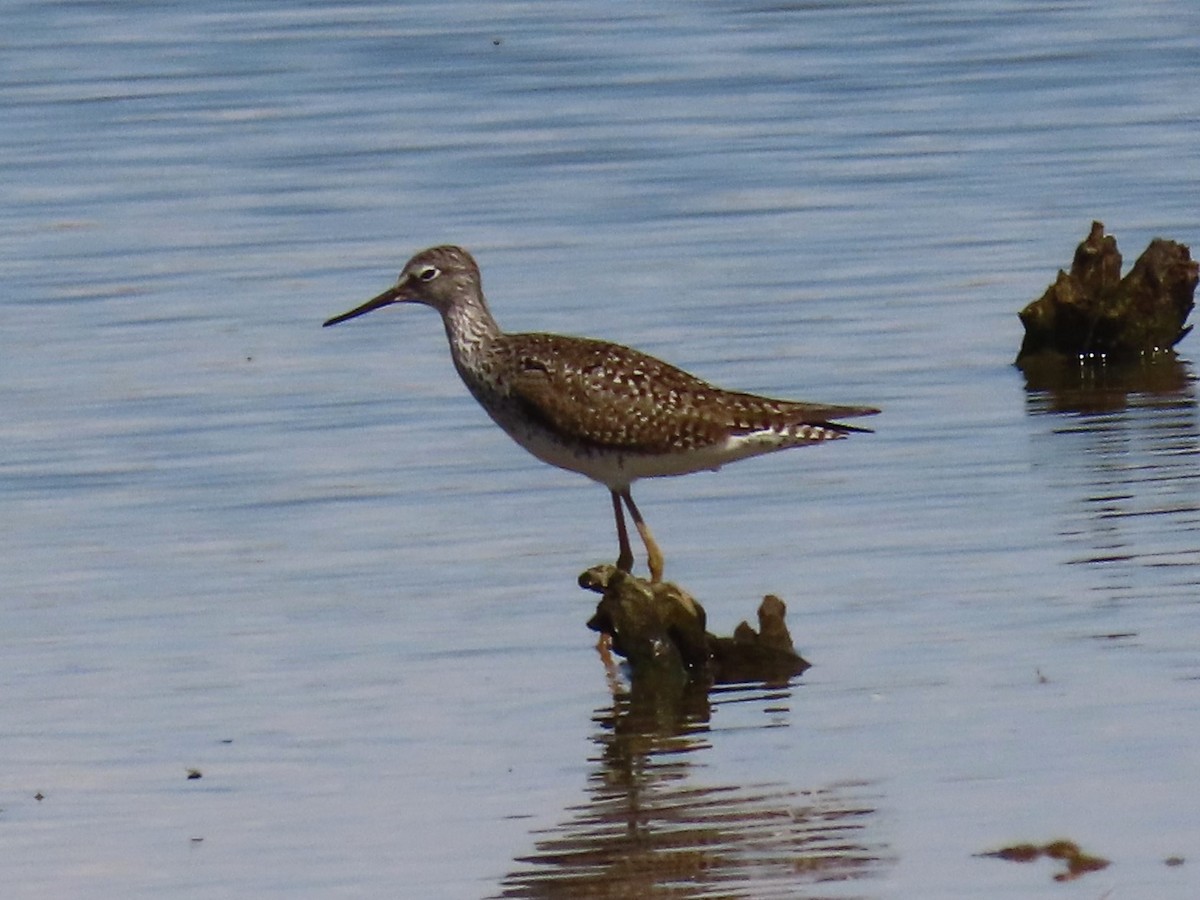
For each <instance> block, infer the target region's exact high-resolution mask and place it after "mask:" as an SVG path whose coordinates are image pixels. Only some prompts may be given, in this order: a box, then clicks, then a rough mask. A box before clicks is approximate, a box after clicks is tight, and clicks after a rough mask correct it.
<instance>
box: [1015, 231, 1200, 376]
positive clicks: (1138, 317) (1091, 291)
mask: <svg viewBox="0 0 1200 900" xmlns="http://www.w3.org/2000/svg"><path fill="white" fill-rule="evenodd" d="M1196 282H1197V264H1196V262H1195V261H1193V260H1192V258H1191V255H1190V253H1189V251H1188V248H1187V247H1186V246H1184V245H1183V244H1178V243H1176V242H1175V241H1168V240H1163V239H1162V238H1155V239H1154V240H1153V241H1151V242H1150V246H1149V247H1147V248H1146V251H1145V252H1144V253H1143V254H1142V255H1141V256H1140V257H1139V258H1138V261H1137V262H1136V263H1134V265H1133V268H1132V269H1130V270H1129V273H1128V274H1127V275H1126V276H1125V277H1124V278H1122V277H1121V254H1120V253H1119V252H1118V251H1117V241H1116V238H1114V237H1112V236H1111V235H1106V234H1105V233H1104V225H1103V223H1101V222H1093V223H1092V230H1091V233H1090V234H1089V235H1088V237H1087V239H1086V240H1085V241H1083V243H1081V244H1080V245H1079V246H1078V248H1076V250H1075V259H1074V260H1073V261H1072V263H1071V271H1070V272H1069V273H1068V272H1063V271H1061V270H1060V271H1059V273H1058V278H1057V279H1056V280H1055V282H1054V283H1053V284H1052V285H1050V287H1048V288H1047V289H1046V292H1045V293H1044V294H1043V295H1042V296H1041V297H1040V298H1038V299H1037V300H1034V301H1033V302H1032V303H1030V304H1029V305H1028V306H1026V307H1025V308H1024V309H1023V310H1021V312H1020V313H1019V316H1020V319H1021V324H1022V325H1024V326H1025V339H1024V341H1023V342H1022V343H1021V351H1020V353H1019V354H1018V355H1017V365H1018V366H1023V365H1024V364H1025V363H1026V362H1027V361H1028V360H1030V359H1031V358H1033V357H1035V356H1038V355H1039V354H1045V353H1052V354H1061V355H1064V356H1069V357H1074V358H1082V359H1099V360H1109V361H1114V362H1126V361H1130V360H1135V359H1139V358H1143V357H1145V356H1147V355H1150V354H1154V353H1158V352H1160V351H1164V350H1169V349H1170V348H1172V347H1174V346H1175V345H1176V344H1178V343H1179V342H1180V341H1181V340H1182V339H1183V338H1184V336H1185V335H1186V334H1187V333H1188V332H1189V331H1191V327H1190V326H1185V324H1184V323H1185V322H1186V321H1187V317H1188V315H1189V314H1190V313H1191V311H1192V306H1193V302H1194V301H1193V295H1194V294H1195V290H1196Z"/></svg>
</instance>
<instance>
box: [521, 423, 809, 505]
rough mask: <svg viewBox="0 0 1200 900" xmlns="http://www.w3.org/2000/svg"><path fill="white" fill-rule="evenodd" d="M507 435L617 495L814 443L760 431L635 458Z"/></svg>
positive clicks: (524, 434) (527, 431) (540, 434)
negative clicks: (641, 482)
mask: <svg viewBox="0 0 1200 900" xmlns="http://www.w3.org/2000/svg"><path fill="white" fill-rule="evenodd" d="M505 430H506V431H507V430H508V429H505ZM508 433H509V435H510V436H511V437H512V439H513V440H515V441H516V442H517V443H518V444H520V445H521V446H522V447H524V448H525V449H526V450H528V451H529V452H530V453H532V454H533V455H534V456H536V457H537V458H538V459H540V460H541V461H542V462H545V463H549V464H550V465H552V466H557V467H558V468H560V469H566V470H568V471H570V472H578V473H579V474H581V475H586V476H587V477H588V478H591V479H592V480H593V481H598V482H600V483H601V484H603V485H606V486H607V487H608V488H610V489H611V490H617V491H619V490H623V489H624V488H627V487H629V485H630V484H632V483H633V482H634V481H637V480H638V479H639V478H661V477H665V476H668V475H687V474H689V473H691V472H702V471H705V470H709V471H716V470H717V469H719V468H721V466H723V465H724V464H725V463H728V462H734V461H735V460H739V459H746V458H747V457H750V456H759V455H761V454H763V453H771V452H773V451H775V450H783V449H786V448H787V447H797V446H802V445H803V444H806V443H812V442H811V441H795V440H791V439H789V438H788V437H787V436H786V435H781V434H780V433H779V432H775V431H760V432H754V433H752V434H748V435H739V436H737V437H731V438H726V439H725V441H723V442H722V443H720V444H710V445H709V446H707V447H700V448H697V449H694V450H688V451H686V452H682V453H636V452H622V451H618V450H601V449H596V448H585V447H578V446H569V445H566V444H563V443H561V442H559V441H557V440H554V439H552V438H551V437H550V435H549V433H547V432H546V431H545V430H544V429H541V428H537V427H536V426H533V427H530V426H526V427H524V428H520V427H518V428H515V429H513V430H511V431H509V432H508Z"/></svg>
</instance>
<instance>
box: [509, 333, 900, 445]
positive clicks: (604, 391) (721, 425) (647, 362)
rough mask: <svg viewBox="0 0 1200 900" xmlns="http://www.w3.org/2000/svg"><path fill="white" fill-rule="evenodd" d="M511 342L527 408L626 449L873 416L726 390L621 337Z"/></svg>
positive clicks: (582, 435) (518, 391)
mask: <svg viewBox="0 0 1200 900" xmlns="http://www.w3.org/2000/svg"><path fill="white" fill-rule="evenodd" d="M520 338H521V340H520V341H519V342H514V345H513V347H512V353H513V359H512V360H511V363H512V365H511V367H510V371H512V372H515V373H516V374H515V375H514V376H513V377H512V379H511V382H510V384H509V389H510V391H511V394H512V396H513V398H514V399H515V400H516V401H517V402H518V403H520V404H521V405H522V406H523V407H524V408H525V410H526V412H527V413H529V414H530V415H532V416H533V417H534V418H536V419H539V420H541V421H542V422H543V423H545V424H546V425H548V426H549V427H551V428H553V429H554V430H555V431H557V432H559V433H560V434H562V435H563V436H564V437H567V438H569V439H572V440H576V441H581V442H586V443H590V444H599V445H602V446H605V447H611V448H614V449H619V450H628V451H631V452H643V453H666V452H670V451H672V450H688V449H695V448H698V447H704V446H708V445H711V444H714V443H718V442H719V441H721V440H723V439H724V438H725V437H726V436H727V435H728V434H729V432H730V431H733V432H740V433H749V432H754V431H759V430H763V429H769V428H778V429H781V430H786V429H788V428H792V427H795V426H800V425H815V426H819V427H822V428H825V429H828V430H829V432H830V433H829V434H828V435H827V436H828V437H834V436H841V434H844V433H846V432H848V431H857V430H865V429H856V428H853V427H852V426H846V425H838V424H837V423H835V422H833V419H836V418H850V417H854V416H863V415H870V414H872V413H874V412H876V410H874V409H870V408H868V407H857V406H822V405H817V404H807V403H795V402H792V401H786V400H771V399H769V398H765V397H758V396H755V395H753V394H740V393H733V392H728V391H723V390H721V389H719V388H716V387H713V386H712V385H711V384H708V383H707V382H704V381H701V380H700V379H699V378H696V377H695V376H693V375H690V374H688V373H687V372H684V371H683V370H682V369H678V368H676V367H675V366H672V365H670V364H668V363H665V362H663V361H662V360H659V359H656V358H654V357H652V356H649V355H647V354H645V353H641V352H639V351H637V350H633V349H631V348H629V347H624V346H621V345H620V344H610V343H607V342H604V341H592V340H584V339H580V338H563V337H560V336H558V335H521V336H520Z"/></svg>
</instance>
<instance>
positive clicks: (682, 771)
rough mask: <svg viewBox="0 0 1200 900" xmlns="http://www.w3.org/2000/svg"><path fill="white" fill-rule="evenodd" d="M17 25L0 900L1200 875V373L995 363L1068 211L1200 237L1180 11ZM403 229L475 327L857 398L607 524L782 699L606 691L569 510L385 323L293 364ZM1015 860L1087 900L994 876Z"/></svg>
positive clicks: (319, 345) (93, 13)
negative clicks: (1045, 850) (770, 604)
mask: <svg viewBox="0 0 1200 900" xmlns="http://www.w3.org/2000/svg"><path fill="white" fill-rule="evenodd" d="M3 9H4V22H5V38H4V52H3V53H2V54H0V111H2V113H3V122H4V127H3V128H2V129H0V176H2V177H0V184H2V185H3V187H0V196H2V197H3V202H2V203H0V266H2V267H3V272H4V274H5V290H4V293H3V296H2V299H0V384H2V385H3V397H4V401H3V403H4V405H3V409H4V414H3V416H0V446H3V447H4V453H3V454H2V456H0V510H2V511H3V517H2V519H0V522H2V524H0V623H2V627H0V722H2V723H3V727H0V846H3V847H4V848H5V850H6V852H5V859H6V862H5V865H4V866H3V869H2V870H0V892H3V894H4V896H6V897H7V896H12V897H22V898H26V897H28V898H42V897H45V898H62V897H80V898H85V897H97V898H99V897H113V896H121V897H128V898H138V897H156V898H157V897H162V896H171V897H188V896H196V897H211V896H214V895H220V896H253V897H272V896H279V897H284V896H286V897H289V898H294V897H302V896H312V897H322V898H325V897H340V896H346V897H349V896H353V897H364V896H367V897H375V896H380V897H382V896H387V897H395V896H402V897H420V898H440V897H448V898H450V897H453V898H457V897H464V898H467V897H486V896H517V897H533V896H537V897H549V896H597V895H604V896H639V897H668V896H670V897H689V898H690V897H717V896H720V897H728V896H740V897H753V898H761V897H775V896H778V897H796V896H803V897H843V896H845V897H851V896H853V897H881V898H882V897H915V896H919V897H924V898H940V897H945V898H961V897H963V896H976V897H986V898H993V897H994V898H1000V897H1014V898H1015V897H1020V898H1028V897H1039V896H1046V897H1051V896H1053V897H1061V896H1064V895H1065V894H1067V893H1070V895H1071V896H1079V897H1098V896H1104V895H1105V894H1106V893H1109V894H1110V895H1111V896H1114V897H1117V896H1122V897H1155V898H1174V897H1178V898H1191V897H1194V896H1196V895H1197V892H1198V891H1200V876H1198V875H1197V874H1196V869H1197V860H1198V859H1200V849H1198V846H1200V824H1198V820H1197V817H1196V815H1195V810H1196V809H1197V807H1198V806H1200V789H1198V788H1197V785H1196V778H1195V772H1196V771H1197V767H1198V765H1200V750H1198V749H1197V746H1198V745H1197V742H1196V740H1195V735H1196V734H1197V731H1198V729H1200V657H1198V656H1197V653H1196V646H1197V644H1198V640H1200V449H1198V447H1200V439H1198V436H1200V423H1198V417H1197V408H1196V376H1195V364H1194V362H1193V360H1194V358H1195V353H1196V351H1195V346H1196V343H1195V342H1196V340H1197V339H1196V338H1195V336H1191V337H1189V338H1187V339H1185V341H1184V342H1183V343H1182V344H1181V345H1180V348H1179V349H1180V359H1179V360H1178V361H1177V362H1176V363H1173V364H1170V365H1168V366H1167V367H1166V368H1165V370H1164V372H1165V374H1163V375H1162V377H1160V378H1158V379H1157V380H1156V381H1155V382H1154V383H1153V384H1151V385H1147V384H1145V383H1140V384H1133V385H1122V384H1117V385H1115V386H1110V388H1109V389H1107V390H1106V391H1105V392H1104V393H1103V396H1102V402H1098V401H1097V399H1096V393H1095V392H1094V391H1092V392H1088V393H1087V395H1086V396H1085V397H1083V398H1082V399H1081V397H1080V396H1079V395H1078V394H1077V393H1073V392H1071V391H1051V390H1046V389H1043V388H1042V387H1040V386H1038V385H1030V384H1027V383H1026V381H1025V379H1024V378H1023V376H1022V375H1021V373H1020V372H1018V371H1017V370H1016V369H1014V368H1013V367H1012V366H1011V365H1010V363H1011V362H1012V359H1013V357H1014V356H1015V355H1016V350H1017V348H1018V346H1019V344H1020V338H1021V329H1020V324H1019V322H1018V321H1017V319H1016V315H1015V313H1016V311H1017V310H1018V309H1019V308H1020V307H1021V306H1023V305H1024V304H1025V303H1026V302H1028V300H1030V299H1032V298H1033V297H1035V296H1037V295H1038V294H1040V293H1041V291H1042V290H1043V289H1044V287H1045V286H1046V284H1047V283H1049V282H1050V281H1051V280H1052V279H1053V277H1054V274H1055V272H1056V270H1057V269H1058V268H1059V267H1064V266H1066V265H1068V264H1069V262H1070V259H1071V254H1072V253H1073V250H1074V247H1075V245H1076V243H1077V242H1078V241H1080V240H1081V239H1082V238H1083V237H1084V236H1085V235H1086V233H1087V230H1088V227H1089V225H1090V222H1091V221H1092V219H1100V220H1102V221H1103V222H1104V223H1105V224H1106V225H1107V227H1108V229H1109V230H1110V232H1111V233H1113V234H1115V235H1116V237H1117V239H1118V241H1119V244H1120V246H1121V249H1122V251H1123V253H1124V255H1125V258H1126V261H1127V263H1131V262H1132V260H1133V259H1134V258H1136V256H1137V254H1138V253H1140V252H1141V250H1142V249H1143V248H1144V247H1145V245H1146V244H1147V242H1148V241H1149V240H1150V239H1151V238H1153V237H1156V236H1162V237H1168V238H1173V239H1175V240H1179V241H1182V242H1184V243H1188V244H1191V245H1196V244H1197V243H1198V242H1200V232H1198V231H1197V220H1196V205H1195V198H1196V196H1197V195H1198V192H1200V151H1198V150H1197V147H1196V123H1197V121H1200V7H1197V6H1196V5H1195V4H1193V3H1190V2H1188V0H1161V2H1157V3H1152V4H1142V5H1140V6H1131V5H1129V4H1126V3H1119V2H1116V0H1097V2H1086V3H1085V2H1059V3H1055V4H1045V3H1041V2H1017V0H1010V2H1001V0H977V2H955V3H951V2H938V0H926V2H915V0H914V2H902V0H895V2H881V0H875V2H838V3H800V4H756V3H737V2H712V3H704V4H692V5H689V6H687V7H680V6H679V5H678V4H665V3H649V4H639V5H636V6H634V5H617V6H614V5H612V4H600V3H582V4H556V3H522V4H480V3H469V2H449V3H439V4H406V5H395V4H384V3H357V4H335V3H322V4H295V5H291V6H287V7H285V6H281V5H279V4H266V3H244V4H237V5H221V4H212V3H207V4H206V3H204V2H203V0H201V2H199V3H193V4H190V5H187V6H180V5H154V4H138V3H123V2H113V3H106V4H100V3H78V2H75V3H54V2H41V3H7V4H4V6H3ZM444 241H452V242H455V243H461V244H463V245H465V246H467V247H469V248H470V249H471V250H472V251H473V252H474V253H475V254H476V256H477V258H478V259H479V261H480V264H481V266H482V268H483V272H484V277H485V284H486V287H487V290H488V294H489V297H490V298H491V302H492V306H493V308H494V311H495V312H496V314H497V316H498V318H499V319H500V321H501V323H502V324H504V325H505V327H507V328H510V329H513V330H551V331H562V332H568V333H576V334H587V335H592V336H596V337H605V338H610V339H614V340H619V341H623V342H626V343H630V344H634V345H636V346H638V347H640V348H642V349H645V350H647V351H650V352H653V353H656V354H658V355H661V356H663V357H665V358H667V359H669V360H671V361H672V362H675V363H677V364H680V365H683V366H685V367H687V368H689V369H691V370H693V371H695V372H696V373H697V374H699V375H701V376H703V377H705V378H708V379H710V380H712V381H715V382H717V383H719V384H723V385H727V386H730V387H736V388H739V389H744V390H753V391H759V392H763V393H770V394H776V395H780V396H793V397H797V398H802V399H809V400H819V401H827V402H838V403H841V402H845V403H870V404H875V405H879V406H882V407H883V408H884V413H883V415H881V416H879V417H878V418H877V419H876V420H875V421H874V423H873V424H874V425H875V427H876V428H877V433H876V434H874V435H870V436H861V437H856V438H855V439H854V440H850V441H844V442H840V443H839V444H837V445H831V446H828V447H825V448H821V449H815V450H812V451H806V452H804V453H792V454H779V455H777V456H775V457H770V458H762V459H758V460H753V461H748V462H745V463H740V464H738V465H737V466H732V467H730V468H728V469H726V470H723V471H722V472H721V473H720V474H717V475H708V474H704V475H695V476H691V477H689V478H685V479H672V480H663V481H659V482H654V483H645V484H639V485H638V486H637V497H638V501H639V504H640V505H641V507H642V510H643V512H644V513H645V514H646V516H647V518H648V519H649V521H650V523H651V525H652V526H653V528H654V530H655V533H656V535H657V537H658V539H659V541H660V543H661V544H662V545H663V547H664V550H665V552H666V557H667V575H668V577H669V578H674V579H677V580H679V581H680V582H681V583H683V584H684V585H685V586H686V587H688V588H689V589H690V590H691V591H692V592H693V593H695V594H696V595H697V597H698V598H699V599H700V600H701V601H702V602H703V603H704V604H705V605H706V607H707V608H708V613H709V620H710V624H711V625H712V627H713V628H714V629H715V630H717V631H721V632H725V633H728V632H729V631H731V630H732V628H733V626H734V625H735V624H736V623H737V622H738V621H739V620H740V619H743V618H752V615H753V610H754V608H755V607H756V606H757V603H758V600H759V598H760V597H761V595H762V594H763V593H766V592H774V593H777V594H779V595H781V596H782V597H784V599H785V600H787V602H788V604H789V622H790V624H791V626H792V630H793V634H794V636H795V637H796V640H797V643H798V645H799V647H800V649H801V651H802V652H803V653H804V655H805V656H806V658H808V659H809V660H810V661H811V662H812V663H813V664H814V667H813V668H812V669H811V670H810V671H809V672H807V673H805V675H804V676H803V677H802V678H800V679H798V680H796V681H795V682H793V683H792V684H791V685H789V686H786V687H783V688H778V689H772V690H766V689H756V688H746V689H741V690H729V691H725V692H722V693H719V694H717V695H714V696H713V697H709V698H701V699H698V700H696V699H693V700H692V701H690V702H689V704H687V705H685V706H684V707H682V708H680V709H676V710H675V712H674V714H673V715H672V716H669V717H663V716H662V715H661V713H662V710H661V709H660V708H658V707H655V706H653V705H651V706H650V707H648V708H647V707H646V706H645V705H644V704H643V703H642V702H641V700H639V698H637V697H630V696H627V695H626V686H618V693H617V695H616V696H614V695H613V693H611V692H610V686H609V684H608V682H607V681H606V678H605V673H604V669H603V667H602V666H601V664H600V663H599V661H598V660H597V658H596V656H595V654H594V652H593V650H592V646H591V644H592V635H591V634H590V633H589V632H587V631H586V629H585V628H584V622H585V621H586V619H587V618H588V616H589V615H590V611H591V610H590V607H591V604H592V602H593V598H592V597H591V596H590V595H586V594H583V593H582V592H580V591H579V590H578V589H577V588H576V587H575V586H574V581H575V577H576V575H577V573H578V572H580V571H581V570H582V569H584V568H586V567H587V566H589V565H591V564H593V563H596V562H600V561H605V560H611V558H612V557H613V556H614V555H615V552H616V549H615V539H614V536H613V534H612V523H611V520H610V512H609V508H608V498H607V497H606V495H605V493H604V491H603V490H602V489H600V488H598V487H596V486H595V485H591V484H588V483H587V482H585V481H583V480H582V479H579V478H578V477H577V476H572V475H570V474H568V473H563V472H558V471H555V470H551V469H548V468H546V467H544V466H541V465H540V464H538V463H536V462H535V461H534V460H532V458H529V457H526V456H525V455H523V453H522V451H520V450H519V449H518V448H516V447H515V445H512V444H511V443H510V442H508V441H507V439H506V438H504V436H503V435H500V434H499V433H497V432H496V431H495V429H494V427H493V426H492V425H491V424H490V422H488V420H487V419H486V417H485V416H484V415H483V414H482V413H481V412H480V411H479V410H478V409H477V408H476V407H475V406H474V404H473V402H472V401H471V400H470V398H469V396H468V395H467V394H466V392H465V390H464V389H463V388H462V386H461V385H460V384H459V383H458V381H457V379H456V378H455V376H454V373H453V370H452V368H451V366H450V363H449V358H448V354H447V352H446V347H445V339H444V336H443V335H442V331H441V326H440V324H439V323H438V322H437V320H436V316H434V315H433V314H432V313H430V312H429V311H428V310H423V309H416V308H405V309H396V310H390V311H386V312H381V313H376V314H374V315H373V316H371V317H368V318H364V319H361V320H357V321H355V322H354V323H348V324H346V325H343V326H339V327H338V328H336V329H330V330H325V331H322V329H321V328H320V323H321V321H322V320H324V319H325V318H327V317H328V316H330V315H332V314H334V313H337V312H341V311H343V310H345V309H348V308H350V307H351V306H353V305H356V304H357V303H359V302H361V301H362V300H364V299H366V298H367V297H369V296H372V295H373V294H375V293H377V292H378V291H379V290H382V289H383V288H384V287H386V286H387V285H388V284H389V283H390V281H391V280H392V279H393V278H394V277H395V274H396V272H397V271H398V269H399V267H400V265H402V263H403V262H404V260H405V259H406V258H407V257H408V256H409V255H410V254H411V253H412V252H413V251H415V250H417V249H420V248H421V247H424V246H428V245H431V244H435V243H439V242H444ZM190 769H195V770H198V771H199V772H200V773H201V775H202V777H201V778H198V779H189V778H188V777H187V776H188V771H189V770H190ZM37 795H40V796H41V798H42V799H40V800H39V799H37ZM1058 837H1065V838H1069V839H1072V840H1076V841H1078V842H1079V843H1080V844H1081V846H1082V847H1083V849H1084V850H1085V851H1087V852H1089V853H1093V854H1096V855H1099V856H1103V857H1105V858H1107V859H1109V860H1110V861H1111V865H1110V866H1109V867H1108V868H1107V869H1105V870H1104V871H1102V872H1099V873H1094V874H1089V875H1086V876H1084V877H1083V878H1081V879H1080V880H1079V881H1077V882H1075V883H1073V884H1072V885H1063V884H1060V883H1057V882H1055V881H1054V880H1053V874H1054V873H1055V871H1057V870H1056V868H1055V867H1054V866H1053V865H1051V864H1050V863H1049V862H1046V861H1042V862H1039V863H1034V864H1030V865H1017V864H1014V863H1008V862H1003V861H1000V860H996V859H988V858H980V857H978V856H977V854H980V853H983V852H986V851H989V850H995V849H998V848H999V847H1002V846H1005V845H1006V844H1013V843H1018V842H1035V843H1042V842H1045V841H1048V840H1051V839H1054V838H1058ZM1170 857H1183V858H1184V863H1183V864H1182V865H1167V864H1166V862H1165V860H1167V859H1168V858H1170ZM605 892H607V893H605Z"/></svg>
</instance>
